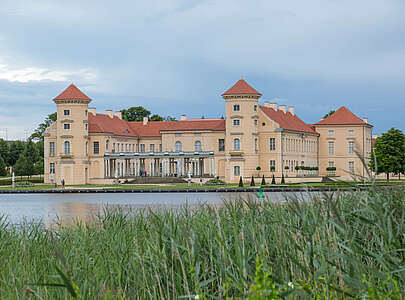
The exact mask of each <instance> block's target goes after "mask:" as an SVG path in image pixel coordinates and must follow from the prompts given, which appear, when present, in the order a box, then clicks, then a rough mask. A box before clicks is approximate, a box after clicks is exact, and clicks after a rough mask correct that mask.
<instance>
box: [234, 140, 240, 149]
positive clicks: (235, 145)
mask: <svg viewBox="0 0 405 300" xmlns="http://www.w3.org/2000/svg"><path fill="white" fill-rule="evenodd" d="M233 150H240V140H239V139H234V140H233Z"/></svg>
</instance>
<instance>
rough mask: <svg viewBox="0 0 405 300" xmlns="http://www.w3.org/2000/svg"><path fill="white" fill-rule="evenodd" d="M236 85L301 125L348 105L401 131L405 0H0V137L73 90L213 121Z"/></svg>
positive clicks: (27, 126)
mask: <svg viewBox="0 0 405 300" xmlns="http://www.w3.org/2000/svg"><path fill="white" fill-rule="evenodd" d="M240 78H244V79H245V80H246V81H247V82H248V83H249V84H250V85H251V86H253V87H254V88H255V89H257V90H258V91H259V92H261V93H262V94H263V96H262V99H261V102H263V101H275V102H278V103H279V104H285V105H292V106H295V112H296V114H297V115H298V116H299V117H300V118H301V119H303V120H304V121H305V122H307V123H315V122H317V121H319V120H320V119H321V118H322V116H323V115H324V114H325V113H327V112H329V111H330V110H332V109H337V108H339V107H340V106H342V105H345V106H346V107H348V108H349V109H350V110H351V111H352V112H353V113H355V114H356V115H357V116H359V117H360V118H363V117H367V118H368V120H369V123H371V124H372V125H374V133H377V134H381V133H382V132H384V131H386V130H388V129H389V128H391V127H395V128H399V129H401V130H405V82H404V80H405V1H403V0H306V1H302V0H285V1H279V0H278V1H273V0H249V1H246V0H244V1H239V0H217V1H200V0H163V1H158V0H148V1H145V0H144V1H138V0H116V1H111V0H109V1H105V0H96V1H93V0H86V1H83V0H69V1H65V0H58V1H55V0H17V1H16V0H0V138H5V136H6V131H7V137H8V139H23V138H25V137H26V136H29V135H30V134H31V133H32V132H33V130H34V129H35V128H36V126H37V125H38V124H39V123H41V122H42V121H43V120H44V118H45V117H46V116H47V115H48V114H50V113H52V112H54V111H55V110H56V108H55V104H54V103H53V101H52V99H53V98H54V97H56V96H57V95H58V94H59V93H61V92H62V91H63V90H64V89H65V88H66V87H67V86H68V85H69V84H70V83H74V84H75V85H76V86H77V87H79V88H80V89H81V90H82V91H83V92H84V93H85V94H87V95H88V96H89V97H90V98H91V99H93V102H92V103H91V104H90V106H93V107H96V108H97V111H98V112H104V111H105V110H106V109H113V110H121V109H124V108H128V107H131V106H139V105H140V106H144V107H145V108H147V109H149V110H151V111H152V112H153V113H157V114H160V115H163V116H167V115H170V116H173V117H177V118H179V116H180V115H182V114H186V115H187V117H188V118H200V117H201V116H202V115H204V116H205V117H206V118H208V117H212V118H214V117H221V116H222V115H224V109H225V106H224V101H223V99H222V98H221V94H222V93H223V92H224V91H226V90H227V89H228V88H230V87H231V86H232V85H233V84H234V83H235V82H236V81H238V80H239V79H240Z"/></svg>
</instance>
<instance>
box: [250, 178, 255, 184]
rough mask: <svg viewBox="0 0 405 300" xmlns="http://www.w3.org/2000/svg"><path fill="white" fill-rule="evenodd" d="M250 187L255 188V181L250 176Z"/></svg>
mask: <svg viewBox="0 0 405 300" xmlns="http://www.w3.org/2000/svg"><path fill="white" fill-rule="evenodd" d="M250 186H255V180H254V178H253V175H252V179H251V180H250Z"/></svg>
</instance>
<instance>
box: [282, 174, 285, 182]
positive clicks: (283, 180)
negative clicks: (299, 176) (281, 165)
mask: <svg viewBox="0 0 405 300" xmlns="http://www.w3.org/2000/svg"><path fill="white" fill-rule="evenodd" d="M281 184H285V179H284V173H283V174H282V175H281Z"/></svg>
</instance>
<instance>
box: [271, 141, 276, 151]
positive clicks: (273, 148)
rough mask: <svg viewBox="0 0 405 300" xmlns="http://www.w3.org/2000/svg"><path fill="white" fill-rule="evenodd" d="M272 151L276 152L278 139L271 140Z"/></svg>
mask: <svg viewBox="0 0 405 300" xmlns="http://www.w3.org/2000/svg"><path fill="white" fill-rule="evenodd" d="M269 143H270V147H269V149H270V150H276V139H275V138H270V142H269Z"/></svg>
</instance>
